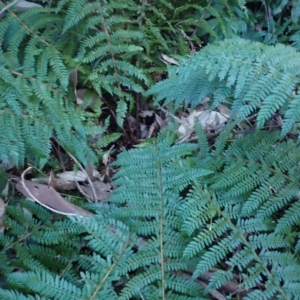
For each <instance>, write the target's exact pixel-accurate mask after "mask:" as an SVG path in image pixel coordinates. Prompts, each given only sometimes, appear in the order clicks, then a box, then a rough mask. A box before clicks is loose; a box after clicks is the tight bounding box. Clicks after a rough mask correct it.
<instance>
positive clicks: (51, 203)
mask: <svg viewBox="0 0 300 300" xmlns="http://www.w3.org/2000/svg"><path fill="white" fill-rule="evenodd" d="M14 181H15V183H14V186H15V188H16V189H17V190H18V191H19V192H20V193H21V194H23V195H24V196H25V197H26V198H28V199H30V200H32V201H34V202H37V203H39V204H40V205H42V206H44V207H45V208H47V209H49V210H51V211H53V212H56V213H59V214H63V215H70V216H76V215H77V214H79V215H86V216H89V215H91V213H90V212H88V211H87V210H84V209H82V208H81V207H79V206H76V205H74V204H72V203H70V202H68V201H66V200H65V199H64V198H63V197H62V196H61V195H60V194H59V193H58V192H57V191H56V190H55V189H54V188H53V187H52V186H48V185H44V184H40V183H37V182H32V181H30V180H22V179H21V178H18V179H16V178H14Z"/></svg>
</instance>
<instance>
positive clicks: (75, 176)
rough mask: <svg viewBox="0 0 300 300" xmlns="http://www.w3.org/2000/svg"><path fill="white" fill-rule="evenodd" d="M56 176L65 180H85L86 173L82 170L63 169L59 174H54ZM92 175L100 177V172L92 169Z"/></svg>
mask: <svg viewBox="0 0 300 300" xmlns="http://www.w3.org/2000/svg"><path fill="white" fill-rule="evenodd" d="M56 176H57V177H59V178H63V179H64V180H67V181H86V180H87V173H86V172H85V173H84V172H83V171H65V172H63V173H60V174H56ZM92 176H93V177H97V178H99V177H100V174H99V172H98V171H97V170H92Z"/></svg>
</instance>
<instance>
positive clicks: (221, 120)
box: [178, 110, 228, 135]
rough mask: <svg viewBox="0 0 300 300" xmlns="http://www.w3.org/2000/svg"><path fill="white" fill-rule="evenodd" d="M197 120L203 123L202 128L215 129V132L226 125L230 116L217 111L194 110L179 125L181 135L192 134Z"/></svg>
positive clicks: (207, 130) (208, 130)
mask: <svg viewBox="0 0 300 300" xmlns="http://www.w3.org/2000/svg"><path fill="white" fill-rule="evenodd" d="M195 120H196V121H197V122H199V124H201V126H202V128H203V129H204V130H205V131H206V132H210V131H214V132H215V133H218V132H220V131H221V130H222V128H223V127H224V126H225V123H226V122H227V120H228V118H227V117H225V116H224V115H223V114H221V113H219V112H216V111H210V110H204V111H196V110H193V111H192V112H191V113H190V114H189V116H188V117H187V118H186V120H185V122H182V124H181V125H180V126H179V128H178V132H179V133H180V134H181V135H187V134H190V133H191V131H192V130H193V129H194V126H195Z"/></svg>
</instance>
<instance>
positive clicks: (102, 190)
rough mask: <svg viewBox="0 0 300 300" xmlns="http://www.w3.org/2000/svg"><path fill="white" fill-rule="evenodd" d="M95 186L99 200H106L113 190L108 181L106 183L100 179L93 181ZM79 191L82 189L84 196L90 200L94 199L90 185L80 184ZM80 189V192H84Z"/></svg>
mask: <svg viewBox="0 0 300 300" xmlns="http://www.w3.org/2000/svg"><path fill="white" fill-rule="evenodd" d="M93 186H94V189H95V192H96V196H97V199H96V200H98V201H101V202H104V201H105V200H106V199H107V198H108V197H109V196H110V192H109V191H110V190H111V185H110V184H108V183H104V182H102V181H100V180H95V181H93ZM78 189H79V191H80V189H81V190H82V191H83V193H82V194H83V196H84V197H87V198H88V200H90V199H93V190H92V188H91V187H90V185H88V184H85V185H80V187H79V188H78ZM82 191H80V192H82Z"/></svg>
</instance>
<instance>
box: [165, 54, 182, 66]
mask: <svg viewBox="0 0 300 300" xmlns="http://www.w3.org/2000/svg"><path fill="white" fill-rule="evenodd" d="M161 57H162V60H163V61H164V62H167V63H169V64H171V65H176V66H180V64H179V62H178V61H177V60H175V59H174V58H172V57H169V56H167V55H164V54H162V56H161Z"/></svg>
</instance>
